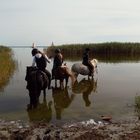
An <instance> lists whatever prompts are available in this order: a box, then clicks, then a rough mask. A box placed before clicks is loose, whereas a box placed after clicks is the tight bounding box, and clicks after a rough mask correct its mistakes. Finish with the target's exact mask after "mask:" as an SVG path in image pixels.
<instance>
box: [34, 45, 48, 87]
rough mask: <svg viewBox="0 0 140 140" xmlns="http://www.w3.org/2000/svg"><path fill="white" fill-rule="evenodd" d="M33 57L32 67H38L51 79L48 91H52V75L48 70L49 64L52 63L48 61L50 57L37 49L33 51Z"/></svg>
mask: <svg viewBox="0 0 140 140" xmlns="http://www.w3.org/2000/svg"><path fill="white" fill-rule="evenodd" d="M32 56H33V62H32V66H33V67H34V66H35V65H36V66H37V68H38V69H39V70H41V71H43V72H45V73H46V75H47V77H48V79H49V85H48V89H50V88H51V87H50V85H51V73H50V72H49V71H48V70H46V66H47V62H48V63H50V60H49V59H48V57H47V56H46V55H45V54H43V53H42V52H40V51H39V50H38V49H36V48H34V49H33V50H32Z"/></svg>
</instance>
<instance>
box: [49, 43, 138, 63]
mask: <svg viewBox="0 0 140 140" xmlns="http://www.w3.org/2000/svg"><path fill="white" fill-rule="evenodd" d="M55 48H60V49H61V50H62V53H63V55H64V57H65V59H67V60H81V59H82V53H83V51H84V50H85V48H90V56H91V57H94V58H97V59H98V60H100V61H107V62H120V61H139V60H140V43H119V42H110V43H94V44H69V45H60V46H50V47H48V48H47V50H46V51H47V52H48V53H50V52H52V51H54V49H55Z"/></svg>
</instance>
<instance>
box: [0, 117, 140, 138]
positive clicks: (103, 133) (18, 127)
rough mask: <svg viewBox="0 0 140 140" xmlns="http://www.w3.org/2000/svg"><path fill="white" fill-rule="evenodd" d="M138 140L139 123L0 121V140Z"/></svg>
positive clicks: (136, 121) (139, 134)
mask: <svg viewBox="0 0 140 140" xmlns="http://www.w3.org/2000/svg"><path fill="white" fill-rule="evenodd" d="M61 139H63V140H85V139H86V140H92V139H93V140H140V121H139V120H131V121H130V120H129V121H123V122H122V121H120V122H113V121H112V122H106V121H98V122H95V121H94V120H93V119H90V120H88V121H83V122H77V123H72V124H63V125H54V124H48V123H44V122H36V123H25V122H24V123H23V122H22V121H20V120H18V121H4V120H0V140H61Z"/></svg>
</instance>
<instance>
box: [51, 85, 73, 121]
mask: <svg viewBox="0 0 140 140" xmlns="http://www.w3.org/2000/svg"><path fill="white" fill-rule="evenodd" d="M52 97H53V101H54V108H55V112H56V119H58V120H61V118H62V112H63V110H64V109H65V108H68V107H69V106H70V104H71V103H72V101H73V99H74V94H69V93H68V88H67V87H65V88H64V89H61V87H55V88H52Z"/></svg>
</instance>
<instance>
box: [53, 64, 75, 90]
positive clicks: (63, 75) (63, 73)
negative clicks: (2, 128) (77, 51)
mask: <svg viewBox="0 0 140 140" xmlns="http://www.w3.org/2000/svg"><path fill="white" fill-rule="evenodd" d="M69 77H71V80H72V83H73V82H74V81H75V80H74V76H73V75H72V73H71V71H70V69H69V68H68V67H67V66H66V65H65V66H61V67H58V68H57V69H56V70H54V79H55V87H57V80H60V87H61V88H64V79H65V87H66V86H67V84H68V80H69Z"/></svg>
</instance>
